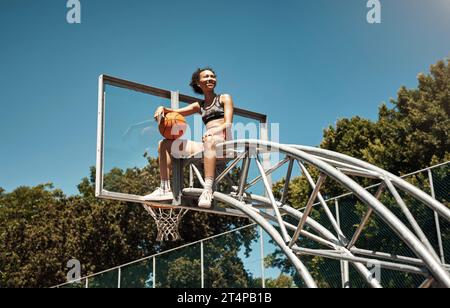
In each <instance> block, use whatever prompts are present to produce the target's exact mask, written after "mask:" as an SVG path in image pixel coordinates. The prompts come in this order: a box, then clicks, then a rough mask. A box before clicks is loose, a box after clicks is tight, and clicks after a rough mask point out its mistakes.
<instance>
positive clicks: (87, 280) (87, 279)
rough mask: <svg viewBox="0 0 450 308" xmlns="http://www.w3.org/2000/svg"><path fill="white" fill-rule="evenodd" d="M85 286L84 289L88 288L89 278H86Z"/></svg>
mask: <svg viewBox="0 0 450 308" xmlns="http://www.w3.org/2000/svg"><path fill="white" fill-rule="evenodd" d="M85 288H86V289H88V288H89V278H86V286H85Z"/></svg>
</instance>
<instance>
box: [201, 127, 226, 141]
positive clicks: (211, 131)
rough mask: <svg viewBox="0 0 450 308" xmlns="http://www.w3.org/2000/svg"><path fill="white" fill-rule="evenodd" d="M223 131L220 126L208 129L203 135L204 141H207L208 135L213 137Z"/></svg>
mask: <svg viewBox="0 0 450 308" xmlns="http://www.w3.org/2000/svg"><path fill="white" fill-rule="evenodd" d="M221 132H222V129H220V130H219V129H218V128H211V129H210V130H208V131H206V133H205V134H204V135H203V138H202V141H203V142H205V140H206V138H207V137H212V136H214V135H218V134H220V133H221Z"/></svg>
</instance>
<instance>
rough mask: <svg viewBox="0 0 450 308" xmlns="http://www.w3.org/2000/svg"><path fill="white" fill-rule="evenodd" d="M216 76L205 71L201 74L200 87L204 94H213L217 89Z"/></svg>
mask: <svg viewBox="0 0 450 308" xmlns="http://www.w3.org/2000/svg"><path fill="white" fill-rule="evenodd" d="M216 83H217V80H216V75H214V73H213V72H211V71H208V70H206V71H203V72H201V73H200V80H199V85H198V86H199V87H200V89H202V91H203V93H208V92H213V91H214V88H215V87H216Z"/></svg>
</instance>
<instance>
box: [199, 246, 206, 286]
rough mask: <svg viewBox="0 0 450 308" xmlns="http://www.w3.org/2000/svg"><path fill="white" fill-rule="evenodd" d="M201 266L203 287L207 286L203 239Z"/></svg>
mask: <svg viewBox="0 0 450 308" xmlns="http://www.w3.org/2000/svg"><path fill="white" fill-rule="evenodd" d="M200 266H201V269H200V270H201V281H202V282H201V288H202V289H204V288H205V260H204V252H203V241H201V242H200Z"/></svg>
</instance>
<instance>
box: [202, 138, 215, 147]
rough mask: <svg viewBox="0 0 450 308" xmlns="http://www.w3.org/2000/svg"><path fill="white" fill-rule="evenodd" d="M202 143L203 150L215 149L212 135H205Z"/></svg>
mask: <svg viewBox="0 0 450 308" xmlns="http://www.w3.org/2000/svg"><path fill="white" fill-rule="evenodd" d="M203 145H204V147H205V150H215V149H216V143H215V141H214V138H213V137H206V139H205V141H204V142H203Z"/></svg>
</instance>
